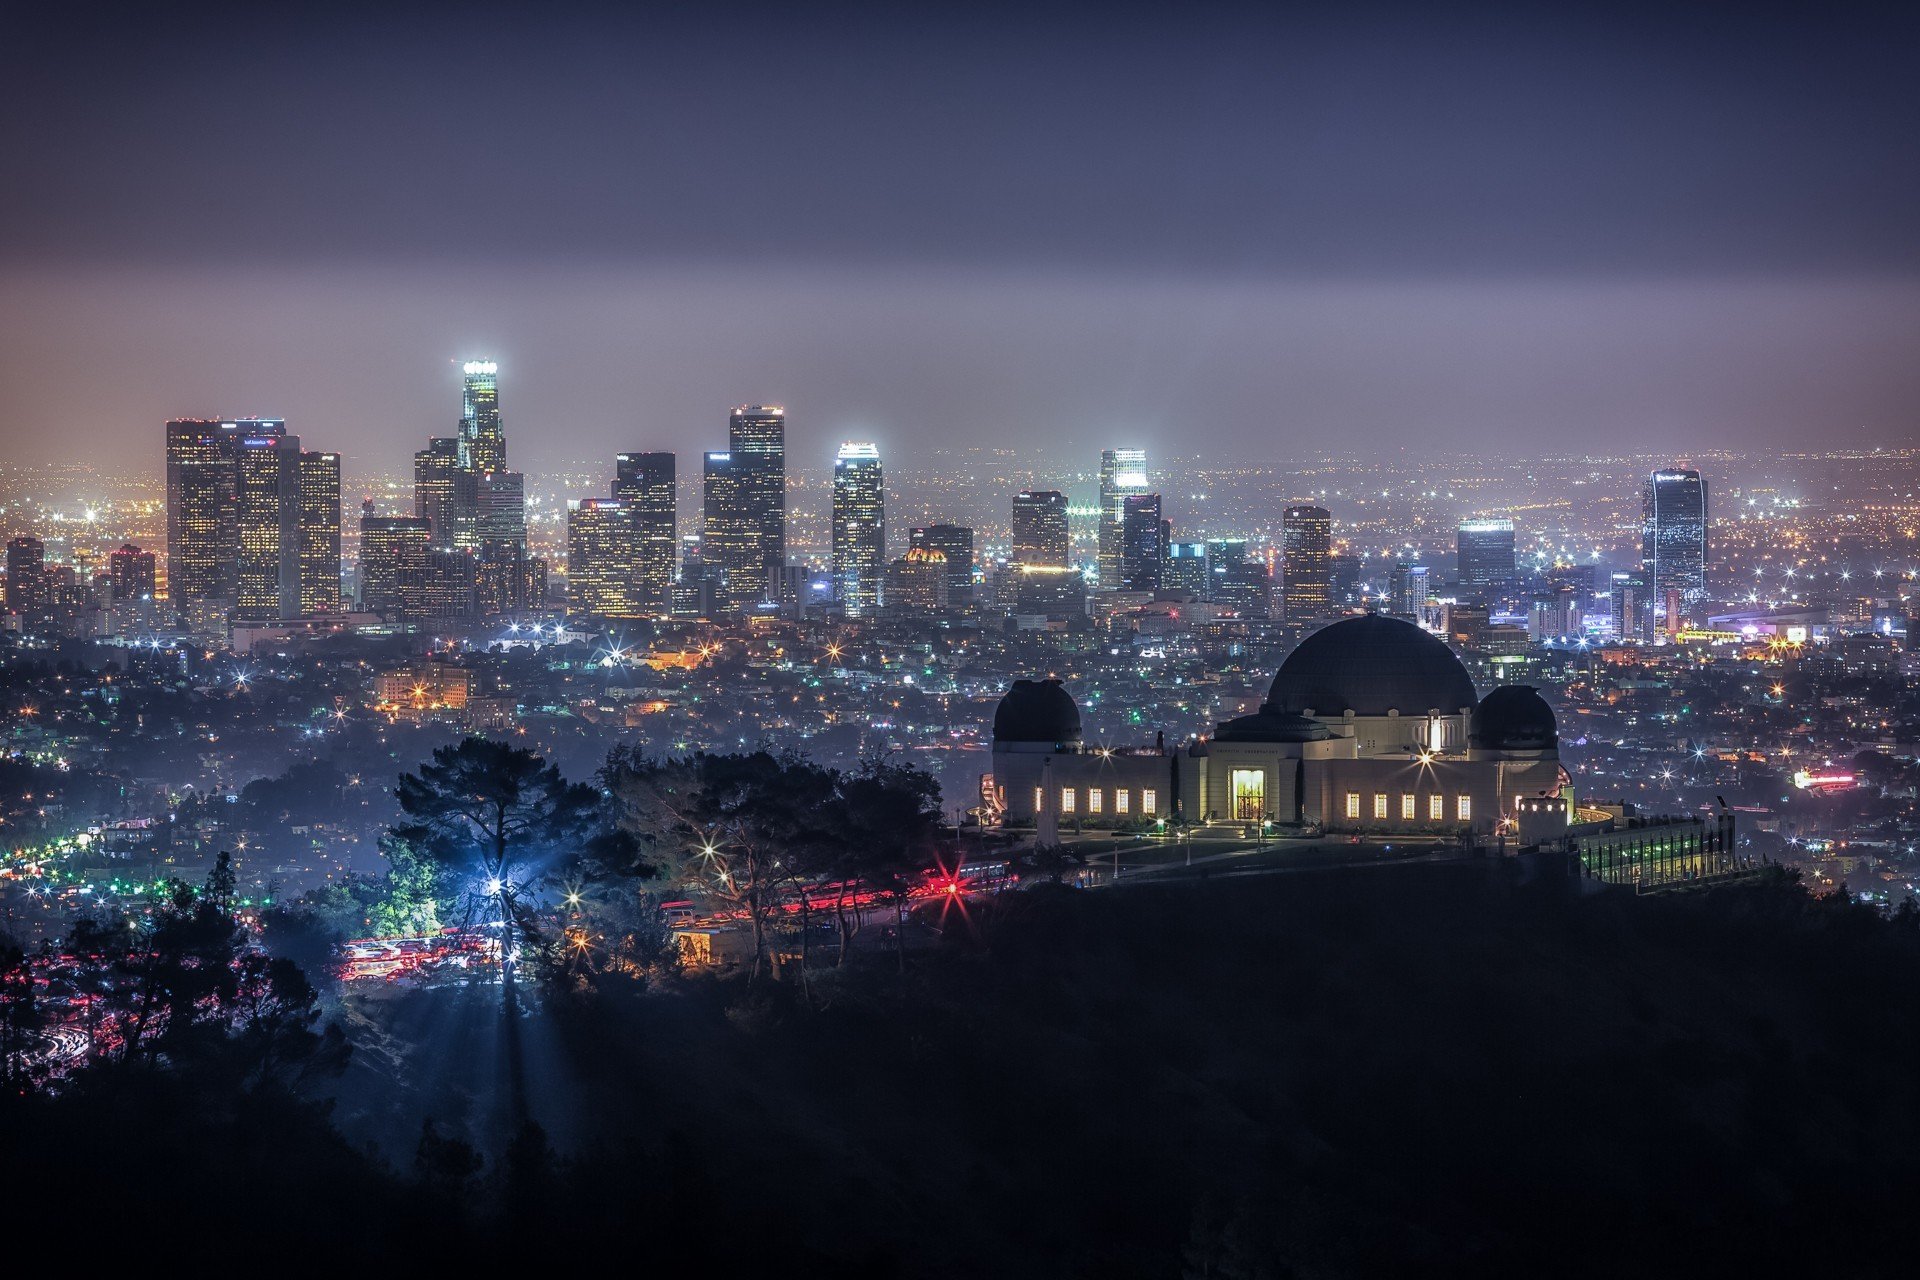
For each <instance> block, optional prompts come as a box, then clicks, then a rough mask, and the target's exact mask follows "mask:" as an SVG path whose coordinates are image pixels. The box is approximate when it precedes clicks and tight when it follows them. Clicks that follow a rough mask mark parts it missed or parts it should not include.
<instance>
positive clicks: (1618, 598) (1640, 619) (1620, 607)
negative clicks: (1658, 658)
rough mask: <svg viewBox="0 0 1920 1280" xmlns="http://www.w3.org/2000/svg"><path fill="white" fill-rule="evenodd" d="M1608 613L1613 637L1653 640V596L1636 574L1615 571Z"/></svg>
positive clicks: (1642, 579)
mask: <svg viewBox="0 0 1920 1280" xmlns="http://www.w3.org/2000/svg"><path fill="white" fill-rule="evenodd" d="M1607 604H1608V610H1607V611H1608V614H1609V620H1610V621H1611V622H1612V624H1613V635H1614V638H1615V639H1616V640H1639V641H1642V642H1643V643H1647V644H1651V643H1652V642H1653V596H1652V593H1650V592H1649V591H1648V590H1647V583H1646V580H1645V579H1644V578H1642V577H1641V576H1640V575H1639V574H1637V573H1616V574H1614V575H1613V579H1612V588H1611V590H1610V591H1609V593H1608V601H1607Z"/></svg>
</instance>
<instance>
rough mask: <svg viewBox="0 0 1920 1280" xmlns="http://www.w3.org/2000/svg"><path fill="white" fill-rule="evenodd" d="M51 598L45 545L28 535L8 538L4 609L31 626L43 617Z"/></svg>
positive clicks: (26, 625)
mask: <svg viewBox="0 0 1920 1280" xmlns="http://www.w3.org/2000/svg"><path fill="white" fill-rule="evenodd" d="M52 601H53V591H52V584H51V583H50V582H49V580H48V578H47V544H46V543H44V542H42V541H41V540H40V539H38V538H36V537H33V536H32V535H30V534H22V535H21V536H20V537H18V538H10V539H8V540H7V594H6V602H7V612H8V613H11V614H15V615H17V616H18V617H19V618H20V621H21V625H22V627H30V626H32V625H34V624H36V623H38V622H39V621H41V620H42V619H44V617H45V616H46V613H47V610H48V608H49V606H50V605H51V604H52Z"/></svg>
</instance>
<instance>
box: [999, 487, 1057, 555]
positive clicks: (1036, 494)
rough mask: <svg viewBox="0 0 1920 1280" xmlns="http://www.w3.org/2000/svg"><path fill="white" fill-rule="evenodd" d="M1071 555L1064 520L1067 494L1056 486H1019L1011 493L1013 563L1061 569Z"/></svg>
mask: <svg viewBox="0 0 1920 1280" xmlns="http://www.w3.org/2000/svg"><path fill="white" fill-rule="evenodd" d="M1072 556H1073V542H1072V539H1071V538H1070V536H1069V526H1068V523H1067V495H1066V494H1064V493H1061V492H1060V491H1059V490H1058V489H1023V490H1021V491H1020V492H1019V493H1016V494H1014V495H1013V546H1012V554H1011V555H1010V556H1009V557H1008V559H1009V560H1010V561H1011V562H1012V563H1013V564H1015V565H1048V566H1051V567H1054V568H1059V569H1064V568H1066V567H1067V565H1068V563H1069V562H1070V561H1071V559H1072Z"/></svg>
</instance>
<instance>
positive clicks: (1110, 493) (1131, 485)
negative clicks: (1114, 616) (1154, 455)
mask: <svg viewBox="0 0 1920 1280" xmlns="http://www.w3.org/2000/svg"><path fill="white" fill-rule="evenodd" d="M1147 489H1148V477H1147V451H1146V450H1145V449H1104V450H1102V451H1101V453H1100V527H1099V537H1100V548H1099V566H1098V567H1099V576H1100V590H1102V591H1117V590H1120V589H1121V588H1122V587H1123V586H1124V583H1125V572H1124V568H1123V566H1122V560H1123V558H1124V557H1125V554H1126V551H1125V540H1126V535H1125V533H1124V532H1123V530H1122V527H1121V526H1122V525H1123V524H1124V522H1125V520H1126V514H1127V512H1126V502H1127V499H1128V498H1129V497H1131V496H1133V495H1136V494H1143V493H1145V492H1146V491H1147Z"/></svg>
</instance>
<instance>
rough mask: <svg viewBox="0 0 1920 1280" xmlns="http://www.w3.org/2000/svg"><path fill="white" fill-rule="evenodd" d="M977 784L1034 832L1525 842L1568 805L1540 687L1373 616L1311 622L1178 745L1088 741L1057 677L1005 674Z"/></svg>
mask: <svg viewBox="0 0 1920 1280" xmlns="http://www.w3.org/2000/svg"><path fill="white" fill-rule="evenodd" d="M984 790H985V794H988V795H990V796H991V797H992V798H993V804H992V806H991V807H992V808H994V809H996V810H997V812H998V815H999V816H1000V817H1001V818H1002V819H1003V820H1005V821H1009V822H1012V823H1014V824H1016V825H1034V826H1036V827H1038V828H1040V829H1041V830H1042V831H1043V832H1044V831H1046V830H1049V829H1051V830H1055V831H1057V830H1059V829H1060V828H1061V826H1063V825H1075V824H1077V825H1079V826H1082V827H1085V826H1093V827H1104V826H1124V825H1133V824H1139V823H1141V822H1152V821H1157V820H1159V819H1163V818H1164V819H1166V820H1168V821H1176V820H1177V821H1181V822H1185V823H1188V824H1192V825H1202V824H1210V823H1224V824H1231V825H1237V826H1248V825H1258V824H1272V825H1275V826H1285V827H1292V828H1309V829H1311V828H1318V829H1323V830H1326V831H1337V832H1363V833H1377V834H1389V835H1430V836H1459V835H1462V834H1468V833H1471V834H1472V835H1474V836H1475V837H1479V838H1492V837H1495V836H1510V837H1511V838H1512V839H1513V840H1514V841H1515V842H1516V843H1519V844H1531V843H1535V842H1538V841H1540V840H1544V839H1548V838H1552V837H1554V836H1556V835H1558V834H1561V833H1564V832H1565V830H1566V827H1567V823H1568V818H1569V815H1570V814H1571V812H1572V794H1571V789H1570V786H1569V783H1568V780H1567V776H1566V774H1565V773H1564V772H1563V771H1562V770H1561V768H1560V759H1559V733H1558V729H1557V726H1556V722H1555V718H1554V713H1553V709H1552V708H1551V707H1550V706H1548V705H1547V703H1546V701H1545V700H1544V699H1543V698H1541V696H1540V695H1539V693H1537V692H1536V691H1535V690H1533V689H1531V688H1529V687H1526V686H1520V685H1502V686H1500V687H1499V688H1496V689H1494V690H1492V691H1491V692H1489V693H1488V694H1487V695H1486V696H1485V697H1484V698H1482V697H1480V696H1478V694H1477V693H1476V691H1475V689H1474V685H1473V680H1472V678H1471V677H1470V676H1469V675H1468V673H1467V669H1466V667H1465V666H1464V665H1463V664H1462V663H1461V662H1460V659H1459V658H1457V657H1456V656H1455V655H1454V654H1453V652H1452V650H1450V649H1448V648H1447V646H1446V645H1445V644H1444V643H1443V642H1442V641H1440V640H1439V639H1437V638H1436V637H1434V636H1432V635H1430V634H1428V633H1427V632H1426V631H1423V630H1422V629H1420V628H1419V627H1417V626H1415V625H1413V624H1412V623H1410V622H1407V621H1404V620H1402V619H1399V618H1392V617H1387V616H1385V615H1380V614H1368V615H1366V616H1364V617H1358V618H1348V619H1344V620H1342V621H1339V622H1335V623H1333V624H1332V625H1330V626H1326V627H1323V628H1321V629H1320V630H1318V631H1316V632H1314V633H1313V634H1312V635H1310V636H1308V637H1307V638H1306V639H1305V640H1303V641H1302V642H1301V643H1300V645H1299V646H1298V647H1297V648H1296V649H1295V650H1294V651H1293V653H1292V654H1290V655H1289V656H1288V657H1287V659H1286V661H1285V662H1283V663H1282V664H1281V665H1280V669H1279V671H1278V672H1276V673H1275V675H1274V679H1273V684H1272V687H1271V688H1270V689H1269V691H1268V693H1267V698H1266V701H1265V702H1264V703H1263V704H1262V706H1261V707H1260V709H1259V710H1258V711H1256V712H1254V713H1253V714H1251V715H1245V716H1240V717H1238V718H1236V719H1233V720H1229V721H1226V722H1225V723H1223V724H1220V725H1218V726H1216V728H1215V730H1214V733H1213V734H1212V736H1210V737H1206V738H1199V739H1195V740H1193V741H1191V742H1188V743H1186V744H1184V745H1181V746H1177V747H1169V746H1164V745H1159V746H1154V747H1150V748H1143V749H1127V748H1122V747H1118V746H1115V745H1112V744H1109V745H1107V746H1103V747H1096V746H1091V745H1089V744H1088V743H1086V742H1085V741H1084V740H1083V739H1082V736H1081V732H1080V713H1079V708H1078V707H1077V705H1075V703H1074V701H1073V698H1072V697H1071V696H1070V695H1069V694H1068V693H1067V692H1066V690H1065V689H1064V688H1063V687H1062V686H1061V685H1060V683H1059V682H1058V681H1054V680H1048V681H1031V680H1021V681H1016V682H1015V683H1014V685H1013V687H1012V688H1011V689H1010V690H1009V691H1008V693H1007V696H1006V697H1005V698H1004V699H1002V701H1001V704H1000V708H999V711H998V713H997V714H996V715H995V717H994V743H993V773H992V774H991V775H990V777H989V778H988V779H987V780H986V787H985V789H984ZM1123 794H1124V799H1123V798H1122V795H1123ZM1149 806H1151V811H1149Z"/></svg>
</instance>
